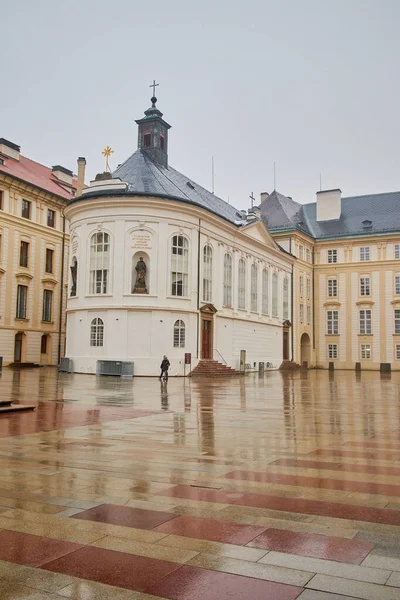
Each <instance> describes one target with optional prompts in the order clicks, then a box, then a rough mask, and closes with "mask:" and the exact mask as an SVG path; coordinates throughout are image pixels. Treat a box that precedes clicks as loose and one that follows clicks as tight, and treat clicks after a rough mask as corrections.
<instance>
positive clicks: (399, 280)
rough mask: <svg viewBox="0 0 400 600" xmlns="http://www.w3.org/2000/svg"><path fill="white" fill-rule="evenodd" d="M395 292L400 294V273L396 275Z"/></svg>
mask: <svg viewBox="0 0 400 600" xmlns="http://www.w3.org/2000/svg"><path fill="white" fill-rule="evenodd" d="M394 293H395V294H396V295H397V294H400V275H396V277H395V278H394Z"/></svg>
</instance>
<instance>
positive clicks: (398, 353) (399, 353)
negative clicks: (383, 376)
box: [396, 344, 400, 360]
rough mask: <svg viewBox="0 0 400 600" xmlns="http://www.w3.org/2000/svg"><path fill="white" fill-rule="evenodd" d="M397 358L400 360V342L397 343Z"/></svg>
mask: <svg viewBox="0 0 400 600" xmlns="http://www.w3.org/2000/svg"><path fill="white" fill-rule="evenodd" d="M396 360H400V344H396Z"/></svg>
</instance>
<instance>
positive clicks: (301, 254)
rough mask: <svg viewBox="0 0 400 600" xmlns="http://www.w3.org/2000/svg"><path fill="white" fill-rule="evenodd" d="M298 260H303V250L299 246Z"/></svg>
mask: <svg viewBox="0 0 400 600" xmlns="http://www.w3.org/2000/svg"><path fill="white" fill-rule="evenodd" d="M299 258H300V260H303V258H304V248H303V246H299Z"/></svg>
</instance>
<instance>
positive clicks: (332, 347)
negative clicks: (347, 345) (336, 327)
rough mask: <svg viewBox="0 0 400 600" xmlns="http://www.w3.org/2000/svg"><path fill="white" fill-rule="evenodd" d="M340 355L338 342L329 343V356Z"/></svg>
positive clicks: (335, 356) (331, 357) (332, 357)
mask: <svg viewBox="0 0 400 600" xmlns="http://www.w3.org/2000/svg"><path fill="white" fill-rule="evenodd" d="M337 357H338V346H337V344H328V358H330V359H335V358H337Z"/></svg>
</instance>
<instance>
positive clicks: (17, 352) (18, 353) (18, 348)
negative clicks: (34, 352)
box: [14, 333, 23, 363]
mask: <svg viewBox="0 0 400 600" xmlns="http://www.w3.org/2000/svg"><path fill="white" fill-rule="evenodd" d="M22 339H23V333H16V334H15V343H14V362H16V363H20V362H21V360H22Z"/></svg>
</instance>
